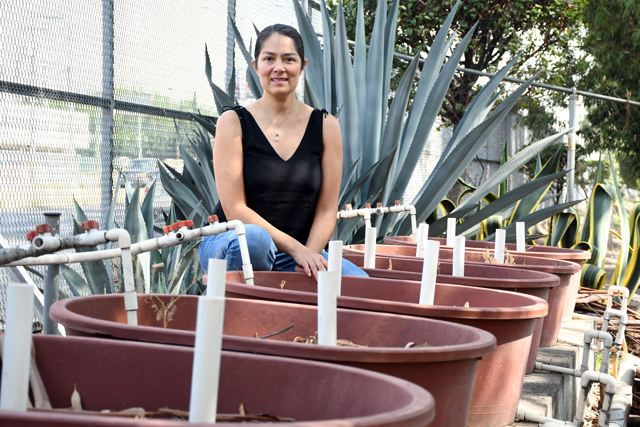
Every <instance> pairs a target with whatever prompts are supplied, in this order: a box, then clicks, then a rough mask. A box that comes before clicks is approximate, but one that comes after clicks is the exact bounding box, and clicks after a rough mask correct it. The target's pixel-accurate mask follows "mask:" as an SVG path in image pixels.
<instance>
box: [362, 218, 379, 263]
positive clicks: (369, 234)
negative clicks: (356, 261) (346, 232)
mask: <svg viewBox="0 0 640 427" xmlns="http://www.w3.org/2000/svg"><path fill="white" fill-rule="evenodd" d="M377 236H378V235H377V231H376V228H375V227H367V229H366V231H365V234H364V268H376V238H377Z"/></svg>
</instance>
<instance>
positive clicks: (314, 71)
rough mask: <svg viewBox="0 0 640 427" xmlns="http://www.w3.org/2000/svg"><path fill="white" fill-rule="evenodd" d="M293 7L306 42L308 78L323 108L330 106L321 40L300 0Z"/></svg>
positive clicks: (296, 0)
mask: <svg viewBox="0 0 640 427" xmlns="http://www.w3.org/2000/svg"><path fill="white" fill-rule="evenodd" d="M293 9H294V10H295V13H296V18H297V21H298V29H299V30H300V35H301V36H302V41H303V42H304V51H305V56H306V57H307V66H306V67H305V70H306V71H305V73H307V78H306V79H307V80H309V81H310V82H309V83H310V85H311V87H313V91H314V92H315V93H316V95H318V97H319V99H320V101H321V102H322V106H323V108H328V107H329V106H327V105H325V104H324V93H325V88H324V76H323V72H322V71H323V68H324V58H323V56H322V48H321V47H320V41H318V37H317V36H316V32H315V30H314V29H313V26H312V25H311V22H309V18H308V17H307V14H306V13H305V12H304V10H302V6H301V5H300V2H299V0H293ZM326 47H327V46H325V48H326Z"/></svg>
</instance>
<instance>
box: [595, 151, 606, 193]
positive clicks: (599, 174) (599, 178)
mask: <svg viewBox="0 0 640 427" xmlns="http://www.w3.org/2000/svg"><path fill="white" fill-rule="evenodd" d="M597 184H604V168H603V166H602V153H600V156H599V157H598V167H597V168H596V175H595V177H594V179H593V186H594V187H595V186H596V185H597Z"/></svg>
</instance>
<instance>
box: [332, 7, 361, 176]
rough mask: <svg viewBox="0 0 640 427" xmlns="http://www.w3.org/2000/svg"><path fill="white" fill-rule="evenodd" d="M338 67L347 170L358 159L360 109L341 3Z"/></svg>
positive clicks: (337, 96)
mask: <svg viewBox="0 0 640 427" xmlns="http://www.w3.org/2000/svg"><path fill="white" fill-rule="evenodd" d="M335 49H336V52H335V68H336V80H335V86H336V106H337V107H339V108H342V109H341V113H340V119H339V121H340V126H341V129H342V142H343V144H344V146H343V153H344V155H343V160H342V165H343V166H342V170H343V171H346V170H348V169H349V167H350V166H351V165H352V164H353V163H354V162H355V161H356V159H358V158H359V157H360V156H359V153H358V137H359V135H358V128H359V124H358V123H359V120H360V119H359V116H358V115H359V110H360V106H358V103H357V101H358V99H357V95H356V83H355V81H354V78H353V72H352V65H351V58H350V51H349V45H348V44H347V32H346V25H345V22H344V16H343V13H342V9H341V4H340V5H339V6H338V16H337V21H336V40H335Z"/></svg>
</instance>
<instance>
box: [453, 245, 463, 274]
mask: <svg viewBox="0 0 640 427" xmlns="http://www.w3.org/2000/svg"><path fill="white" fill-rule="evenodd" d="M464 243H465V238H464V236H456V237H455V238H454V239H453V272H452V275H453V276H458V277H463V276H464Z"/></svg>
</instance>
